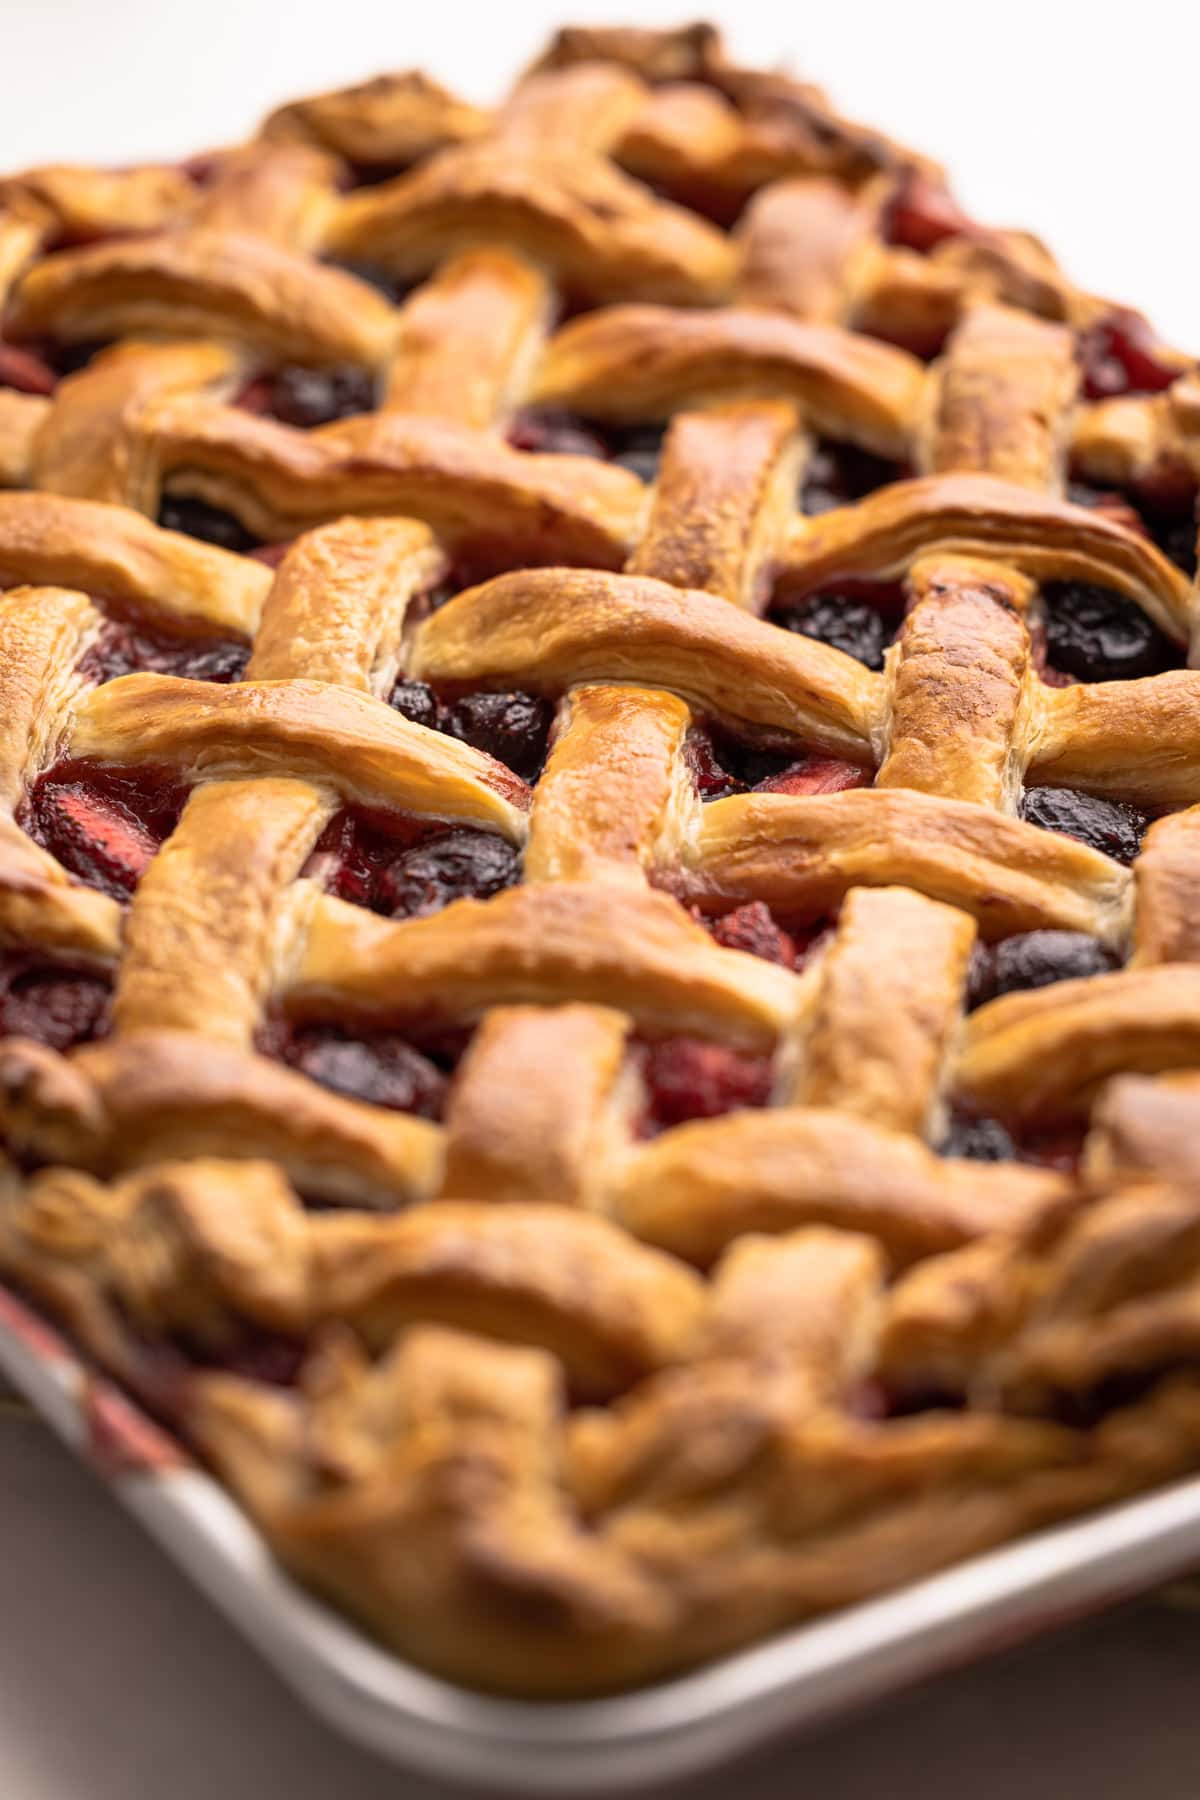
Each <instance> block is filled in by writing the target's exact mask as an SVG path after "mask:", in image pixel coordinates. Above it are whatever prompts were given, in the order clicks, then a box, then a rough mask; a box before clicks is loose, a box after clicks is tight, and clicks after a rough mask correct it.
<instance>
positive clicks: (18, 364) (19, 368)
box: [0, 343, 58, 394]
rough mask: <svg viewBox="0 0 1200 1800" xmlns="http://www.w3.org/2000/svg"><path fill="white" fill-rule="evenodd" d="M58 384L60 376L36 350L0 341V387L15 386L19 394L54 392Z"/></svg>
mask: <svg viewBox="0 0 1200 1800" xmlns="http://www.w3.org/2000/svg"><path fill="white" fill-rule="evenodd" d="M57 386H58V376H57V375H56V373H55V372H54V370H53V369H52V368H51V367H50V364H49V363H48V362H46V361H45V360H44V359H43V358H42V357H40V356H38V355H37V354H36V352H34V351H33V350H22V349H21V348H20V346H19V345H17V344H5V343H0V388H15V389H16V390H17V392H18V394H52V393H53V392H54V390H55V388H56V387H57Z"/></svg>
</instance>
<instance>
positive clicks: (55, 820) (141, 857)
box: [19, 762, 186, 900]
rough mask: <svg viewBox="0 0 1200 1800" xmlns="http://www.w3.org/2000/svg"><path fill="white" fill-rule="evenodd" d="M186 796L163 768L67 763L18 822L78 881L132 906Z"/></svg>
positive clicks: (37, 791) (35, 788)
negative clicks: (138, 885) (108, 767)
mask: <svg viewBox="0 0 1200 1800" xmlns="http://www.w3.org/2000/svg"><path fill="white" fill-rule="evenodd" d="M185 797H186V796H185V793H184V790H183V789H182V788H180V787H179V786H178V784H177V783H176V782H175V781H174V779H173V778H172V777H171V776H170V775H168V774H166V773H165V772H164V771H161V770H158V771H153V770H137V771H136V772H133V771H129V770H113V769H107V768H100V767H98V766H96V765H95V764H91V765H89V764H86V763H71V762H65V763H59V764H58V765H57V766H56V767H55V768H53V769H50V770H49V771H48V772H47V773H46V774H45V775H41V776H39V777H38V779H37V780H36V781H35V782H34V783H33V785H32V787H31V788H30V790H29V793H28V795H27V796H26V799H25V802H24V805H23V807H22V809H21V815H20V821H19V822H20V824H21V826H22V828H23V829H24V830H25V831H26V832H27V833H28V835H29V836H30V837H31V838H32V839H33V841H34V843H35V844H40V845H41V846H42V848H43V849H44V850H48V851H49V852H50V854H51V855H52V856H54V857H57V859H58V861H59V862H60V863H61V864H62V865H63V867H64V869H67V870H68V871H69V872H70V873H71V874H72V875H74V876H76V877H77V879H78V880H80V881H82V882H84V883H86V885H87V886H88V887H93V888H98V889H99V890H100V892H101V893H102V894H110V895H111V896H112V898H113V899H114V900H127V899H128V898H129V896H130V895H131V894H132V893H133V891H134V889H135V888H136V887H137V884H138V882H139V881H140V880H141V878H142V876H143V875H144V874H145V872H146V870H147V868H148V867H149V866H150V863H151V862H152V860H153V859H154V857H155V855H156V854H157V852H158V850H159V848H160V847H161V845H162V844H163V842H164V841H165V840H166V838H168V837H169V836H170V834H171V832H172V831H173V830H174V829H175V825H176V823H177V821H178V818H179V814H180V812H181V811H182V810H183V802H184V799H185Z"/></svg>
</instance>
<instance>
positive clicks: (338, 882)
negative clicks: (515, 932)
mask: <svg viewBox="0 0 1200 1800" xmlns="http://www.w3.org/2000/svg"><path fill="white" fill-rule="evenodd" d="M307 872H308V873H310V874H314V875H324V876H325V879H326V882H327V887H328V891H329V892H330V893H331V894H334V895H336V897H337V898H338V899H339V900H349V901H351V902H352V903H353V904H354V905H356V906H367V907H370V909H371V911H372V912H377V913H382V914H384V915H385V916H386V917H388V918H392V919H411V918H418V917H425V916H427V915H428V914H430V913H435V912H440V911H441V910H442V908H443V907H444V906H449V904H450V902H451V901H452V900H462V899H467V898H469V899H474V900H487V899H490V897H491V896H492V895H493V894H498V893H499V892H500V891H501V889H503V888H507V887H512V886H513V885H514V883H515V882H517V881H518V880H519V879H520V873H521V859H520V855H519V853H518V852H517V851H516V850H515V849H514V848H513V847H512V845H511V844H508V843H506V842H505V841H504V839H503V838H501V837H498V836H497V835H496V833H495V832H491V831H479V830H476V829H475V828H474V827H473V826H468V825H452V826H445V825H440V824H430V823H429V822H428V821H426V820H418V819H409V818H404V817H400V816H395V815H388V816H387V817H386V819H384V820H376V819H375V818H372V817H369V816H368V815H366V814H363V813H360V812H344V813H339V814H338V816H337V817H336V818H335V819H333V820H331V821H330V823H329V825H327V826H326V828H325V830H324V832H323V833H322V834H321V837H320V839H319V840H318V843H317V846H316V849H315V850H314V851H313V855H312V858H311V859H310V862H309V865H308V870H307Z"/></svg>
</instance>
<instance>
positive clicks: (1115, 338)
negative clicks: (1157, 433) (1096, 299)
mask: <svg viewBox="0 0 1200 1800" xmlns="http://www.w3.org/2000/svg"><path fill="white" fill-rule="evenodd" d="M1161 352H1162V345H1161V344H1160V343H1159V341H1158V339H1157V338H1156V337H1155V335H1154V332H1153V330H1152V329H1151V327H1150V325H1149V323H1148V322H1147V320H1145V319H1143V317H1142V315H1141V313H1136V312H1133V311H1131V310H1130V309H1129V308H1128V307H1115V308H1114V309H1113V311H1112V312H1110V313H1106V314H1105V316H1104V317H1103V318H1102V319H1097V321H1096V323H1095V324H1094V325H1089V326H1088V328H1087V330H1086V331H1084V332H1082V333H1081V334H1080V338H1079V361H1080V363H1081V365H1082V367H1083V385H1084V393H1085V394H1086V395H1087V397H1088V399H1089V400H1110V399H1112V398H1114V397H1115V396H1116V395H1118V394H1160V393H1161V392H1162V391H1163V389H1164V388H1169V387H1170V385H1171V383H1172V382H1173V381H1174V380H1175V377H1176V376H1177V375H1178V374H1179V370H1178V369H1177V368H1175V367H1173V366H1172V364H1171V363H1170V362H1168V361H1164V360H1163V357H1162V354H1161Z"/></svg>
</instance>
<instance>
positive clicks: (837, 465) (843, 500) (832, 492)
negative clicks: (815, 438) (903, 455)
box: [799, 439, 909, 515]
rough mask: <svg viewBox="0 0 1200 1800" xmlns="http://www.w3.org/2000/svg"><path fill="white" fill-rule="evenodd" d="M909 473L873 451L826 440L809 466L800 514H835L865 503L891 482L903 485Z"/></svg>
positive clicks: (801, 497) (805, 472)
mask: <svg viewBox="0 0 1200 1800" xmlns="http://www.w3.org/2000/svg"><path fill="white" fill-rule="evenodd" d="M908 473H909V471H908V470H907V469H906V468H904V467H903V465H902V464H900V463H894V462H889V461H888V460H887V458H886V457H882V456H873V455H872V453H871V452H870V451H869V450H860V449H858V448H857V446H856V445H854V444H839V443H833V442H831V441H830V440H828V439H824V440H822V441H821V442H820V443H819V444H818V445H817V446H816V448H815V449H814V450H813V452H812V455H811V456H810V457H809V459H808V462H807V463H806V465H805V469H804V479H803V481H802V483H801V486H800V495H799V506H800V510H801V512H805V513H808V514H810V515H816V514H818V513H826V512H832V511H833V509H834V508H835V507H837V506H849V505H851V504H852V503H853V502H854V501H856V500H865V499H866V497H867V495H868V494H873V493H875V492H876V491H877V490H878V489H879V488H881V487H887V486H888V484H889V483H890V482H893V481H903V480H904V478H905V476H906V475H907V474H908Z"/></svg>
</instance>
